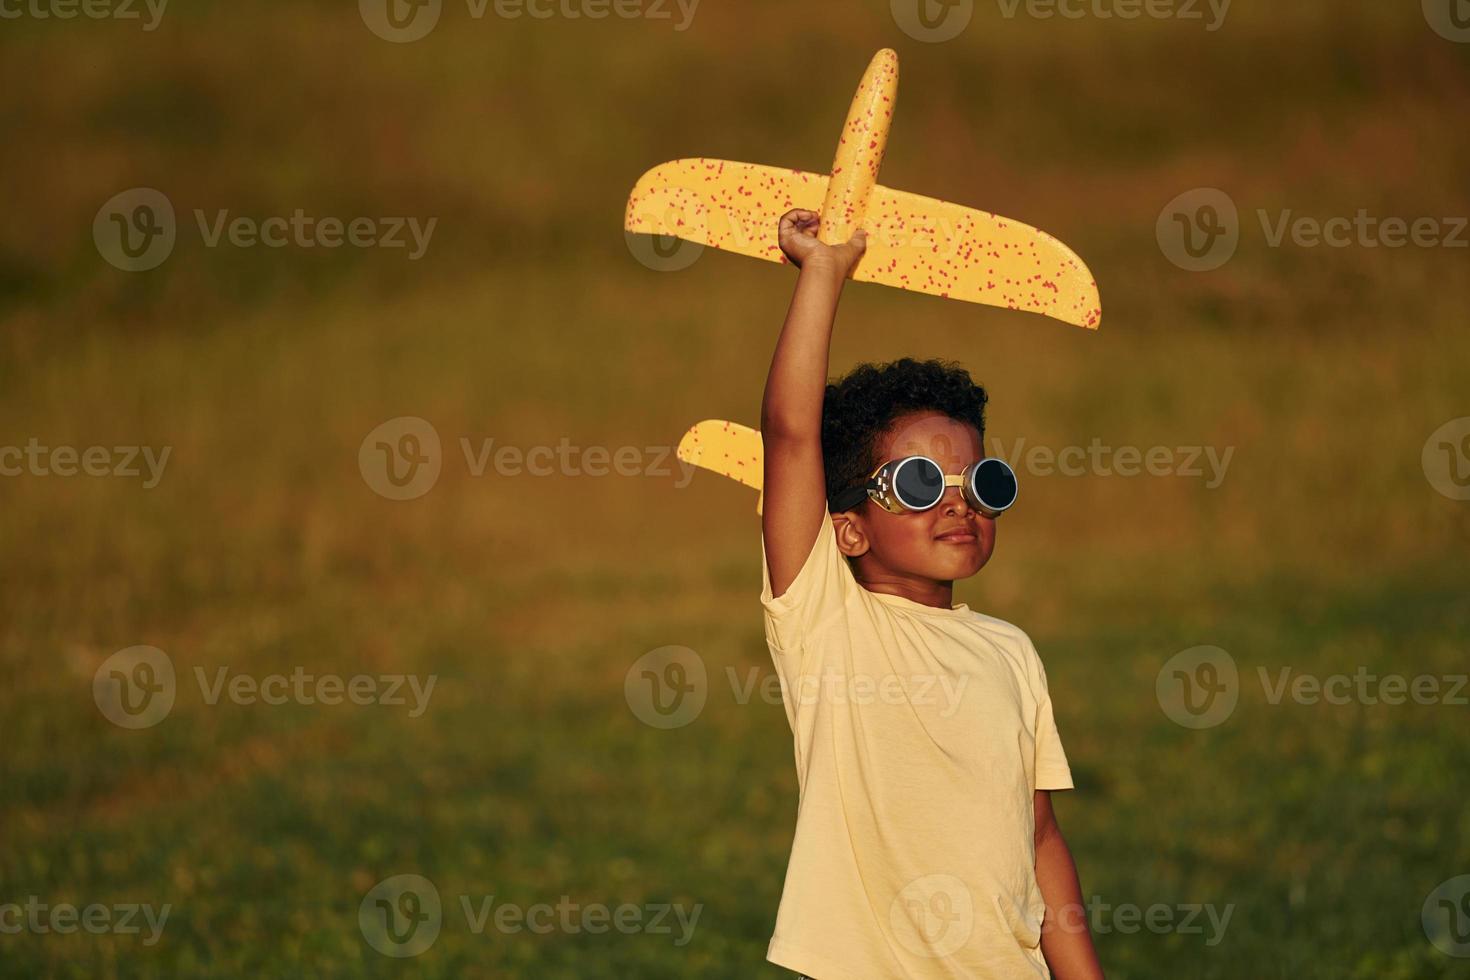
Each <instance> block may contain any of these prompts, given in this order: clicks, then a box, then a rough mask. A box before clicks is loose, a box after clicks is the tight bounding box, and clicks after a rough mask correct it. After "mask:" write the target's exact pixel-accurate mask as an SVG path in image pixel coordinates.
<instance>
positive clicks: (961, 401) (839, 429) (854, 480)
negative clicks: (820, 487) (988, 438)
mask: <svg viewBox="0 0 1470 980" xmlns="http://www.w3.org/2000/svg"><path fill="white" fill-rule="evenodd" d="M988 400H989V396H988V395H986V394H985V389H984V388H983V387H981V386H980V385H977V384H976V383H975V382H974V381H973V380H972V379H971V378H970V372H969V371H966V370H965V369H964V368H962V367H960V366H959V365H958V364H956V363H954V362H953V361H938V360H929V361H916V360H914V359H913V358H911V357H904V358H900V359H899V360H897V361H892V362H890V363H888V364H859V365H858V366H857V367H855V368H853V369H852V370H851V371H849V372H848V373H847V375H845V376H844V377H842V378H839V379H838V380H837V381H835V382H831V383H829V384H828V385H827V393H826V395H825V397H824V398H823V400H822V462H823V465H824V466H825V467H826V470H827V499H828V500H829V501H830V500H832V499H833V498H834V497H836V496H837V495H838V494H839V493H841V492H842V491H843V490H847V489H850V488H852V487H855V486H858V485H859V484H862V483H864V482H866V481H867V479H868V477H869V476H871V475H872V473H873V469H874V468H875V467H876V466H877V465H878V464H879V463H880V462H882V460H879V459H876V458H875V454H876V453H877V442H878V437H879V436H880V435H882V434H883V433H884V432H885V431H887V429H888V428H889V427H890V426H891V425H893V423H894V421H895V420H896V419H898V418H899V417H900V416H904V415H908V414H910V413H913V412H942V413H943V414H945V415H948V416H949V417H950V418H952V419H954V420H956V421H958V422H964V423H966V424H967V425H973V426H974V427H975V429H976V431H978V432H979V433H980V438H981V440H982V442H983V440H984V438H985V403H986V402H987V401H988Z"/></svg>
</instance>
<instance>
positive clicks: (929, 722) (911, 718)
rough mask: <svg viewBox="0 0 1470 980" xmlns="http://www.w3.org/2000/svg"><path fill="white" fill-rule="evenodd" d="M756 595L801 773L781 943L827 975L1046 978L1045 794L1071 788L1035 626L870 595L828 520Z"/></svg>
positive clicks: (785, 956) (797, 963) (845, 979)
mask: <svg viewBox="0 0 1470 980" xmlns="http://www.w3.org/2000/svg"><path fill="white" fill-rule="evenodd" d="M764 551H765V542H764V540H762V555H761V558H762V561H761V564H762V577H763V579H764V583H763V588H762V591H761V605H762V606H763V607H764V609H765V616H764V618H765V628H766V642H767V643H768V644H769V646H770V648H771V657H772V659H773V660H774V661H775V664H776V670H777V671H778V672H779V674H780V677H781V680H782V684H783V693H784V698H783V700H784V702H785V705H786V718H787V720H788V721H789V722H790V723H791V731H792V735H793V740H794V742H795V749H796V772H797V780H798V783H799V786H800V797H799V802H798V805H797V816H796V836H795V839H794V840H793V842H792V845H791V861H790V864H789V865H788V866H787V869H786V885H785V888H784V890H783V891H782V894H781V907H780V909H779V910H778V912H777V914H776V929H775V934H774V935H773V936H772V937H771V945H770V949H769V951H768V952H767V954H766V958H767V959H769V960H770V961H771V962H772V963H776V964H778V965H780V966H784V967H787V968H788V969H791V970H796V971H798V972H800V973H804V974H807V975H808V976H812V977H815V978H816V980H878V978H882V980H888V978H909V977H947V978H949V977H975V978H981V977H983V978H987V980H993V978H1008V977H1020V978H1026V980H1034V978H1036V977H1048V976H1050V973H1049V971H1048V970H1047V967H1046V961H1045V960H1044V959H1043V958H1042V955H1041V949H1040V939H1041V931H1040V927H1041V919H1042V915H1043V913H1044V912H1045V906H1044V904H1043V902H1042V899H1041V892H1040V889H1039V888H1038V887H1037V884H1036V874H1035V863H1036V856H1035V845H1034V843H1033V840H1034V837H1033V835H1034V832H1035V815H1034V812H1033V793H1034V792H1035V791H1036V790H1038V789H1070V788H1071V787H1072V774H1071V770H1070V769H1069V768H1068V766H1067V758H1066V755H1065V754H1064V753H1063V751H1062V742H1061V738H1060V737H1059V736H1058V734H1057V729H1056V723H1055V721H1054V720H1053V719H1052V709H1051V698H1050V697H1049V696H1048V694H1047V689H1046V672H1045V671H1044V670H1043V669H1042V665H1041V660H1040V658H1039V657H1038V656H1037V654H1036V649H1035V648H1034V647H1033V646H1032V645H1031V641H1030V639H1029V638H1028V637H1027V636H1026V634H1025V633H1023V632H1022V631H1021V630H1019V629H1017V628H1016V627H1014V626H1012V625H1011V624H1009V623H1006V622H1002V621H1001V620H999V619H993V618H991V617H989V616H985V615H982V614H980V613H977V612H973V611H972V610H970V609H969V608H968V607H967V606H965V605H963V604H961V605H958V606H955V607H954V608H952V609H936V608H934V607H932V606H925V605H922V604H920V603H917V602H913V601H912V600H909V599H904V598H902V597H900V596H891V595H884V594H882V593H877V592H869V591H868V590H867V589H865V588H863V587H862V586H861V585H859V584H858V583H857V580H856V579H854V578H853V576H852V571H851V570H850V569H849V567H848V565H847V559H846V558H845V557H844V556H843V555H842V553H841V552H840V551H838V549H837V541H836V537H835V535H834V533H833V530H832V522H831V520H829V519H827V518H824V519H823V520H822V526H821V530H820V531H819V532H818V534H817V540H816V543H815V545H814V546H813V548H812V552H811V554H810V555H808V556H807V558H806V562H805V564H803V566H802V568H801V571H800V572H799V573H798V574H797V576H796V580H795V581H794V582H793V583H792V585H791V587H790V588H789V589H788V590H787V591H786V592H785V593H784V594H783V595H782V596H781V597H780V598H772V594H771V578H770V572H769V570H768V568H767V567H766V565H765V553H764Z"/></svg>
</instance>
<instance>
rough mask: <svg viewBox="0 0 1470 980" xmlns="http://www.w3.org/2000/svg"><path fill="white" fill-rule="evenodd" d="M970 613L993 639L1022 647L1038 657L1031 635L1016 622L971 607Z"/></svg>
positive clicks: (1032, 655) (1024, 650) (1027, 652)
mask: <svg viewBox="0 0 1470 980" xmlns="http://www.w3.org/2000/svg"><path fill="white" fill-rule="evenodd" d="M970 613H971V615H973V616H974V617H975V623H976V625H978V626H979V627H980V628H981V629H982V630H984V631H985V632H986V633H987V634H989V635H990V636H991V637H992V638H993V639H995V640H997V641H999V642H1002V643H1005V644H1006V645H1008V646H1014V647H1016V648H1018V649H1020V650H1021V651H1023V652H1024V653H1025V654H1026V655H1027V656H1028V657H1037V653H1036V645H1035V644H1033V643H1032V642H1031V637H1030V636H1029V635H1027V633H1026V631H1025V630H1023V629H1021V627H1019V626H1017V625H1016V624H1015V623H1010V622H1007V621H1006V620H1004V619H1000V618H997V617H995V616H987V615H986V614H985V613H983V612H979V611H977V610H974V609H971V610H970Z"/></svg>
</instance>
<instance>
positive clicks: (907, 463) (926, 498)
mask: <svg viewBox="0 0 1470 980" xmlns="http://www.w3.org/2000/svg"><path fill="white" fill-rule="evenodd" d="M893 489H894V491H895V492H896V493H897V494H898V500H899V503H901V504H903V505H904V506H905V507H911V508H913V509H915V510H923V509H924V508H926V507H932V506H934V505H935V504H936V503H938V502H939V498H940V497H942V496H944V474H943V473H941V472H939V467H938V466H936V465H934V463H933V462H932V461H930V460H927V459H924V458H923V457H914V458H913V459H908V460H904V462H903V463H902V464H901V465H900V466H899V467H898V472H897V473H895V474H894V475H893Z"/></svg>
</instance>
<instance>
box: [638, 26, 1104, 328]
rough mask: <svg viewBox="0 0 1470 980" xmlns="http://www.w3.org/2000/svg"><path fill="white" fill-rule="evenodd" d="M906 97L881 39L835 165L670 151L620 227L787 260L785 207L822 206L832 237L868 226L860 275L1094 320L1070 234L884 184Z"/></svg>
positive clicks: (643, 182) (1093, 288) (642, 182)
mask: <svg viewBox="0 0 1470 980" xmlns="http://www.w3.org/2000/svg"><path fill="white" fill-rule="evenodd" d="M897 96H898V55H897V53H895V52H894V51H893V50H891V49H889V48H884V49H883V50H882V51H879V52H878V53H877V54H876V55H874V56H873V60H872V62H871V63H870V64H869V65H868V70H867V71H866V72H865V73H864V74H863V80H862V82H861V83H860V84H859V85H858V90H857V95H855V96H854V97H853V100H852V107H851V108H850V109H849V110H848V112H847V122H846V123H845V124H844V126H843V128H842V137H841V139H840V140H838V143H837V154H836V158H835V159H834V160H833V162H832V173H831V174H830V175H828V174H818V173H807V172H804V171H801V170H790V169H787V168H785V167H768V166H763V165H761V164H757V163H735V162H733V161H729V160H710V159H705V158H703V157H697V158H691V159H683V160H672V161H670V162H668V163H663V164H659V165H658V166H657V167H654V168H653V169H652V170H650V171H648V172H647V173H645V174H644V175H643V176H642V177H640V178H639V179H638V183H637V184H636V185H634V187H633V192H632V193H631V194H630V195H629V196H628V208H627V213H626V216H625V218H624V222H623V227H624V228H626V229H627V230H628V231H632V232H643V233H646V234H650V235H672V236H674V237H677V238H682V239H685V240H686V241H691V242H698V243H700V244H702V245H710V246H713V247H715V248H720V249H725V250H726V251H731V252H738V253H739V254H741V255H749V256H751V257H753V258H758V259H766V260H768V261H771V262H782V261H785V257H784V256H783V255H782V254H781V250H780V247H779V246H778V245H777V244H776V229H777V227H778V225H779V224H780V220H781V215H783V214H785V213H786V212H787V211H790V210H791V209H792V208H804V209H806V210H809V211H816V212H817V213H818V214H819V215H820V217H821V228H820V230H819V233H818V236H819V237H820V239H821V240H822V241H823V242H826V243H828V244H837V243H841V242H845V241H847V240H848V239H849V238H851V237H852V234H853V232H855V231H856V230H857V229H858V228H859V227H865V228H867V230H868V247H867V251H866V253H865V254H864V255H863V258H862V259H861V260H860V261H859V262H858V264H857V268H856V269H855V270H854V271H853V278H854V279H856V280H858V281H860V282H877V283H882V284H884V285H886V286H897V287H898V288H900V289H911V290H915V291H917V292H921V293H931V294H933V295H936V296H942V297H946V298H948V299H960V300H965V301H967V302H971V303H984V304H986V305H988V306H999V307H1003V308H1006V309H1013V310H1027V311H1029V312H1032V313H1040V314H1042V315H1044V316H1049V317H1053V318H1055V319H1058V320H1061V321H1063V322H1065V323H1071V324H1075V325H1076V326H1079V327H1087V328H1088V329H1093V330H1095V329H1097V326H1098V323H1099V322H1100V321H1101V320H1102V305H1101V301H1100V300H1099V298H1098V292H1097V283H1096V282H1095V281H1094V280H1093V276H1092V273H1091V272H1089V271H1088V270H1087V266H1086V265H1084V264H1083V262H1082V260H1081V259H1080V258H1078V257H1077V255H1076V253H1074V252H1073V251H1072V250H1071V249H1070V248H1068V247H1067V246H1066V245H1063V244H1062V243H1061V242H1059V241H1057V240H1056V239H1055V238H1053V237H1051V236H1050V235H1048V234H1046V232H1043V231H1038V230H1036V229H1035V228H1032V227H1031V226H1029V225H1025V224H1022V223H1020V222H1019V221H1012V220H1011V219H1009V218H1002V217H999V216H998V215H994V214H991V213H989V212H987V211H977V210H975V209H973V208H966V207H961V206H960V205H958V204H950V203H949V202H947V201H938V200H935V199H934V198H932V197H921V196H919V195H918V194H910V193H908V192H906V191H896V190H893V189H892V188H889V187H884V186H883V185H882V184H879V183H878V168H879V166H880V165H881V164H882V162H883V150H884V148H885V146H886V145H887V142H888V129H889V126H890V125H891V124H892V122H893V108H894V100H895V99H896V98H897Z"/></svg>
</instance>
